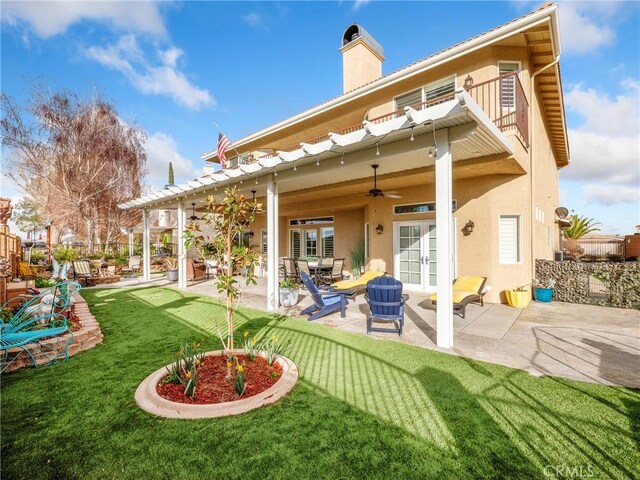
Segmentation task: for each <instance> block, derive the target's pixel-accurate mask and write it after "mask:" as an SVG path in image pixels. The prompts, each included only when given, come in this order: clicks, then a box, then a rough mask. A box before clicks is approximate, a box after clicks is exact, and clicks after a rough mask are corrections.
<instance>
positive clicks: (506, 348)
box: [110, 277, 640, 388]
mask: <svg viewBox="0 0 640 480" xmlns="http://www.w3.org/2000/svg"><path fill="white" fill-rule="evenodd" d="M142 285H148V286H159V285H169V286H175V285H176V284H175V283H173V284H172V283H169V282H167V281H166V279H165V278H164V277H160V278H157V279H154V280H152V281H150V282H143V281H142V280H140V279H127V280H126V281H124V282H121V283H119V284H114V285H113V287H117V286H142ZM110 287H111V286H110ZM187 291H189V292H194V293H201V294H205V295H209V296H217V291H216V290H215V287H214V285H213V281H212V280H208V281H204V282H199V283H192V284H190V285H189V287H188V289H187ZM241 303H242V305H244V306H248V307H253V308H257V309H261V310H264V309H265V307H266V303H267V300H266V279H264V278H263V279H258V284H257V285H255V286H250V287H245V288H244V293H243V297H242V302H241ZM310 304H311V297H310V295H309V294H308V292H307V291H306V290H304V289H301V290H300V300H299V302H298V305H296V306H295V307H292V308H290V309H285V308H280V310H279V312H278V313H282V314H286V315H291V316H296V315H298V313H299V312H300V311H301V310H302V309H303V308H305V307H307V306H308V305H310ZM367 313H368V306H367V303H366V301H365V300H364V296H363V295H359V296H358V297H357V299H356V300H355V301H350V302H349V305H348V308H347V315H346V318H341V317H340V313H334V314H331V315H328V316H326V317H323V318H320V319H318V320H316V321H315V323H318V324H323V325H326V326H329V327H332V328H338V329H341V330H345V331H348V332H353V333H359V334H362V335H366V317H367ZM301 321H302V320H301ZM453 321H454V331H455V337H454V348H452V349H442V348H439V347H437V346H436V344H435V341H436V330H435V327H436V315H435V309H434V306H433V305H432V304H431V301H430V300H429V299H428V296H426V295H419V294H414V293H412V294H410V295H409V300H408V301H407V304H406V308H405V329H404V335H403V336H402V337H399V336H398V335H397V334H394V333H379V332H374V333H372V334H371V336H372V337H374V338H378V339H380V340H386V341H394V342H403V343H407V344H411V345H416V346H419V347H422V348H429V349H433V350H438V351H442V352H445V353H449V354H453V355H460V356H463V357H466V358H473V359H476V360H483V361H486V362H490V363H497V364H501V365H505V366H509V367H513V368H518V369H521V370H525V371H528V372H529V373H531V374H532V375H537V376H542V375H550V376H556V377H564V378H571V379H575V380H582V381H587V382H595V383H601V384H605V385H621V386H628V387H635V388H640V373H639V372H640V312H638V311H637V310H626V309H620V308H609V307H596V306H591V305H577V304H570V303H563V302H552V303H538V302H531V303H530V304H529V306H528V307H527V308H526V309H524V310H521V309H516V308H512V307H509V306H507V305H501V304H487V303H485V305H484V307H482V306H480V305H470V306H468V307H467V314H466V318H465V319H462V318H461V317H459V316H457V315H454V317H453Z"/></svg>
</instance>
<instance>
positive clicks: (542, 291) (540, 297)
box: [533, 288, 553, 302]
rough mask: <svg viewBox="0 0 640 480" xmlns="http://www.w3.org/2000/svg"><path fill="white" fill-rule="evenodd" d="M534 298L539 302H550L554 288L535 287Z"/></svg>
mask: <svg viewBox="0 0 640 480" xmlns="http://www.w3.org/2000/svg"><path fill="white" fill-rule="evenodd" d="M533 298H535V299H536V301H538V302H550V301H551V299H552V298H553V288H534V289H533Z"/></svg>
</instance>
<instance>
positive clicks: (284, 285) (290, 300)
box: [280, 278, 300, 307]
mask: <svg viewBox="0 0 640 480" xmlns="http://www.w3.org/2000/svg"><path fill="white" fill-rule="evenodd" d="M299 290H300V285H299V284H298V283H297V282H296V281H295V280H291V279H290V278H285V279H284V280H282V281H281V282H280V305H282V306H283V307H293V306H294V305H295V304H296V303H298V292H299Z"/></svg>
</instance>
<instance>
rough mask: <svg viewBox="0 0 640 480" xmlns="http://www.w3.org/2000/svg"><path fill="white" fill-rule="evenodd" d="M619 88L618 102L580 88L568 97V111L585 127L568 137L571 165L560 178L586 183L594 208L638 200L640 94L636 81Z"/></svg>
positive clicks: (615, 99) (571, 132)
mask: <svg viewBox="0 0 640 480" xmlns="http://www.w3.org/2000/svg"><path fill="white" fill-rule="evenodd" d="M620 85H621V87H622V88H623V89H624V93H623V94H621V95H618V96H616V97H615V98H612V97H611V96H610V95H608V94H607V93H603V92H598V91H596V90H593V89H585V88H584V87H583V86H582V85H577V86H576V87H574V88H573V90H571V91H570V92H569V93H568V94H566V95H565V104H566V107H567V110H569V111H572V112H575V113H577V114H579V115H580V116H581V117H582V120H583V122H582V124H581V125H579V126H578V127H577V128H574V129H570V130H569V132H568V135H569V145H570V149H571V164H570V165H569V167H567V168H564V169H562V171H561V177H562V178H565V179H572V180H578V181H581V182H585V185H583V187H582V192H583V194H584V195H585V197H586V201H587V203H590V204H600V205H604V206H611V205H617V204H623V203H628V204H636V205H637V204H638V202H639V201H640V194H639V193H638V192H640V101H639V97H640V95H639V93H640V90H639V89H638V81H637V80H634V79H626V80H624V81H622V82H621V83H620Z"/></svg>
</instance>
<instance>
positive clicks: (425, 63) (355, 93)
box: [200, 5, 560, 160]
mask: <svg viewBox="0 0 640 480" xmlns="http://www.w3.org/2000/svg"><path fill="white" fill-rule="evenodd" d="M557 8H558V7H557V5H551V6H549V7H547V8H544V9H542V10H540V11H538V12H534V13H532V14H529V15H527V16H526V17H523V18H521V19H519V20H516V21H514V22H513V23H512V24H507V25H506V26H504V27H502V28H498V29H496V30H495V31H489V32H486V33H484V34H481V35H480V36H479V37H475V38H472V39H470V40H467V41H465V42H463V43H460V44H458V45H457V46H454V47H451V48H449V49H447V50H444V51H442V52H441V53H437V54H435V55H434V56H433V57H428V58H426V59H424V60H422V61H419V62H417V63H415V64H413V65H409V66H408V67H405V68H403V69H400V70H397V71H395V72H393V73H390V74H388V75H386V76H384V77H382V78H380V79H378V80H375V81H373V82H372V83H370V84H368V85H364V86H362V87H360V88H357V89H356V90H352V91H351V92H348V93H346V94H344V95H341V96H340V97H337V98H335V99H333V100H329V101H328V102H325V103H322V104H320V105H318V106H317V107H314V108H312V109H310V110H307V111H305V112H302V113H299V114H298V115H295V116H293V117H290V118H288V119H286V120H283V121H281V122H279V123H276V124H275V125H272V126H271V127H267V128H266V129H263V130H260V131H258V132H256V133H254V134H251V135H249V136H247V137H244V138H241V139H240V140H237V141H235V142H233V143H232V145H233V147H235V148H238V147H242V146H243V145H245V144H247V143H250V142H253V141H255V140H258V139H260V138H261V137H264V136H266V135H270V134H273V133H276V132H279V131H281V130H283V129H284V128H287V127H290V126H293V125H295V124H298V123H301V122H302V121H304V120H309V119H311V118H312V117H314V116H316V115H320V114H322V113H324V112H326V111H328V110H331V109H333V108H335V107H338V106H340V105H343V104H345V103H348V102H350V101H353V100H356V99H358V98H360V97H363V96H366V95H369V94H370V93H373V92H376V91H378V90H381V89H383V88H386V87H388V86H391V85H393V84H395V83H398V82H399V81H401V80H405V79H407V78H409V77H410V76H412V75H418V74H421V73H423V72H425V71H427V70H430V69H432V68H435V67H437V66H439V65H441V64H443V63H446V62H449V61H452V60H455V59H456V58H458V57H461V56H463V55H467V54H470V53H473V52H475V51H476V50H479V49H481V48H484V47H485V46H487V44H491V43H494V42H498V41H500V40H502V39H504V38H506V37H510V36H512V35H514V34H518V33H521V32H523V31H525V30H527V29H529V28H533V27H536V26H538V25H543V24H545V23H548V22H549V20H551V28H552V30H553V39H554V41H553V46H554V50H555V51H556V52H559V51H560V50H559V48H560V46H559V43H558V40H557V38H558V32H557V30H558V26H557V21H555V17H556V15H554V14H555V13H556V12H557ZM545 68H546V67H545ZM217 154H218V151H217V150H213V151H210V152H206V153H204V154H203V155H202V156H201V157H200V158H201V159H202V160H210V159H211V158H214V157H216V156H217Z"/></svg>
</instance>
